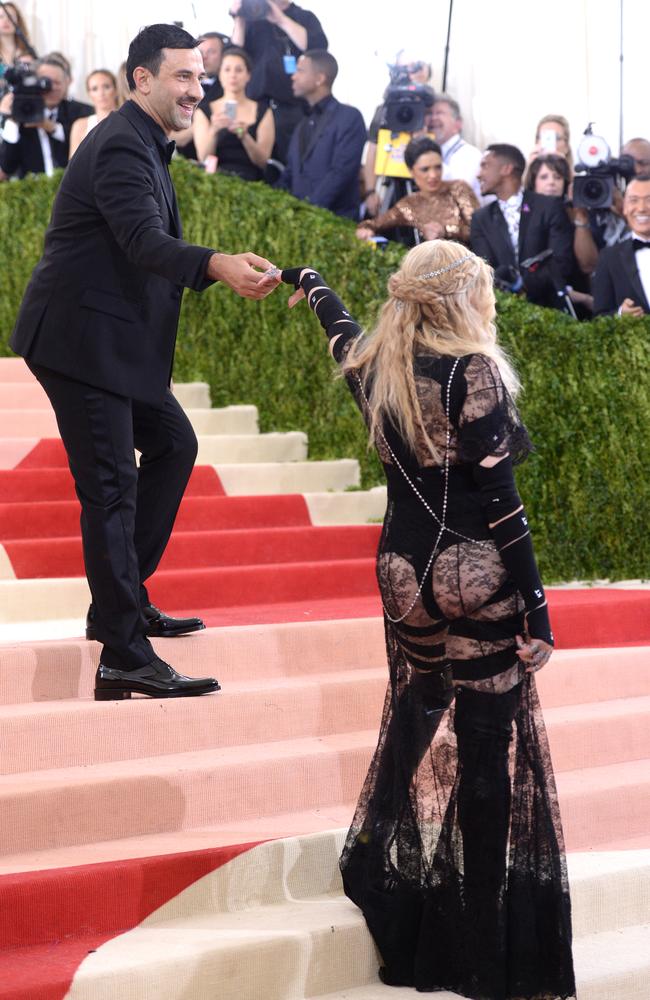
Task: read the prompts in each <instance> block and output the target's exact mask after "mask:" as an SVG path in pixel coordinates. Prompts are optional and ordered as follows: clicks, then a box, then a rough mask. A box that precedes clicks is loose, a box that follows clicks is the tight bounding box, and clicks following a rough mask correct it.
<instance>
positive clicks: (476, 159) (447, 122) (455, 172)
mask: <svg viewBox="0 0 650 1000" xmlns="http://www.w3.org/2000/svg"><path fill="white" fill-rule="evenodd" d="M430 122H431V126H432V128H433V131H434V133H435V137H436V142H437V143H438V145H439V146H440V149H441V150H442V179H443V180H445V181H465V183H466V184H469V186H470V187H471V188H472V190H473V191H474V194H475V195H476V196H477V198H478V199H479V200H480V201H481V204H483V205H485V204H487V202H488V201H491V200H492V199H490V198H487V199H486V198H482V197H481V188H480V185H479V182H478V178H477V176H476V175H477V174H478V169H479V166H480V164H481V155H482V154H481V150H480V149H478V148H477V147H476V146H472V144H471V143H469V142H466V141H465V139H463V136H462V131H463V119H462V116H461V113H460V105H459V103H458V101H455V100H454V98H453V97H450V96H449V95H448V94H439V95H438V96H437V97H436V100H435V102H434V104H433V107H432V109H431V117H430Z"/></svg>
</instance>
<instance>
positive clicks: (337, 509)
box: [305, 486, 386, 524]
mask: <svg viewBox="0 0 650 1000" xmlns="http://www.w3.org/2000/svg"><path fill="white" fill-rule="evenodd" d="M305 500H306V501H307V506H308V508H309V516H310V517H311V520H312V523H313V524H361V523H368V522H370V521H372V522H373V523H380V522H381V521H383V519H384V515H385V513H386V487H385V486H375V487H373V488H372V489H370V490H352V491H350V492H348V493H307V492H305Z"/></svg>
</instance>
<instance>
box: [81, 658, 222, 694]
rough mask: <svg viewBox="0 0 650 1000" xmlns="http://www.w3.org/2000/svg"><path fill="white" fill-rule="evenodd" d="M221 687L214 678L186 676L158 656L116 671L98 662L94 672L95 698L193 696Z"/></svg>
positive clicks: (217, 689) (208, 692)
mask: <svg viewBox="0 0 650 1000" xmlns="http://www.w3.org/2000/svg"><path fill="white" fill-rule="evenodd" d="M219 690H221V688H220V685H219V682H218V681H216V680H215V679H214V677H185V676H184V675H183V674H178V673H176V671H175V670H174V668H173V667H170V665H169V664H168V663H165V661H164V660H161V659H159V658H158V657H156V658H155V659H154V660H152V661H151V663H147V664H146V665H145V666H144V667H138V668H137V669H136V670H116V669H115V668H114V667H106V666H105V665H104V664H103V663H100V664H99V667H98V668H97V673H96V674H95V701H121V700H122V699H123V698H130V697H131V695H132V694H146V695H148V696H149V697H150V698H192V697H195V696H196V695H200V694H211V693H212V692H213V691H219Z"/></svg>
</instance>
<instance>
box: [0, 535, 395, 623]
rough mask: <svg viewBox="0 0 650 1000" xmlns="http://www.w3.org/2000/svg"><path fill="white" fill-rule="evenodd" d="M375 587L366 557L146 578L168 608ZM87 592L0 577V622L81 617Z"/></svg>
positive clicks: (316, 596)
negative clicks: (0, 578)
mask: <svg viewBox="0 0 650 1000" xmlns="http://www.w3.org/2000/svg"><path fill="white" fill-rule="evenodd" d="M368 527H373V526H372V525H368ZM376 586H377V585H376V578H375V560H374V557H371V556H367V557H365V558H363V557H361V558H344V559H321V560H320V561H318V562H315V561H313V560H309V561H307V562H292V563H269V564H265V563H261V564H259V565H246V566H207V567H203V568H201V569H174V570H164V571H163V570H160V571H158V572H157V573H156V574H155V575H154V576H153V577H152V578H151V579H150V580H149V581H147V588H148V591H149V595H150V598H151V600H152V602H153V603H154V604H156V605H157V606H158V607H162V608H165V609H169V611H172V610H173V605H174V602H175V601H178V602H179V603H180V604H182V605H184V606H185V607H186V608H188V607H192V608H193V609H194V611H195V613H196V612H197V611H199V610H200V609H201V608H205V609H206V611H210V612H211V613H212V612H214V611H215V610H216V609H220V608H242V609H243V608H252V607H260V606H262V607H267V608H268V606H269V605H272V604H283V603H284V604H292V603H293V604H295V603H297V602H305V601H320V600H327V599H333V598H339V599H342V600H344V601H346V600H354V599H355V598H357V597H364V598H365V597H374V596H375V595H376ZM88 594H89V590H88V584H87V583H86V581H85V579H83V578H81V577H65V578H62V579H56V578H52V579H44V580H0V624H4V623H11V622H20V621H23V622H24V621H38V620H52V619H56V618H65V619H70V618H81V617H82V616H84V615H85V612H86V610H87V607H88V603H89V597H88ZM176 610H178V609H176ZM339 614H340V612H339ZM328 617H329V616H328Z"/></svg>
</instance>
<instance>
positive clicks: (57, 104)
mask: <svg viewBox="0 0 650 1000" xmlns="http://www.w3.org/2000/svg"><path fill="white" fill-rule="evenodd" d="M36 76H37V77H39V78H40V79H47V80H49V81H50V83H51V89H50V90H48V91H46V92H45V93H44V94H43V101H44V104H45V110H44V114H43V119H42V121H39V122H28V123H20V122H17V121H15V120H14V118H12V117H11V116H12V111H13V104H14V95H13V94H11V93H9V94H5V96H4V97H3V98H2V101H1V102H0V114H3V115H5V116H6V120H5V122H4V125H3V127H2V131H1V132H0V138H1V139H2V143H1V145H0V180H7V179H8V178H9V177H13V176H16V177H24V176H25V174H28V173H30V174H47V175H48V176H51V175H52V173H53V172H54V170H55V169H56V168H57V167H65V166H66V164H67V162H68V152H69V146H70V129H71V127H72V123H73V121H75V120H76V119H77V118H86V117H87V116H88V115H91V114H92V113H93V108H92V107H91V105H90V104H83V103H81V101H71V100H68V99H67V98H66V96H65V95H66V92H67V89H68V86H69V84H70V76H69V72H68V70H67V68H66V66H65V64H64V63H63V62H62V61H59V59H57V58H56V57H55V56H54V55H51V56H45V57H44V58H43V59H41V60H40V62H39V63H38V66H37V68H36Z"/></svg>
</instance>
